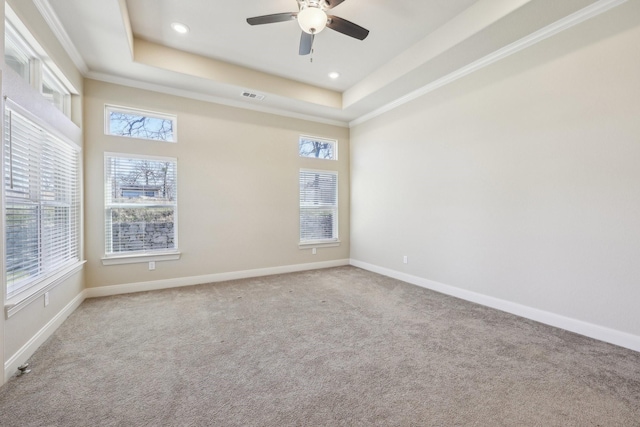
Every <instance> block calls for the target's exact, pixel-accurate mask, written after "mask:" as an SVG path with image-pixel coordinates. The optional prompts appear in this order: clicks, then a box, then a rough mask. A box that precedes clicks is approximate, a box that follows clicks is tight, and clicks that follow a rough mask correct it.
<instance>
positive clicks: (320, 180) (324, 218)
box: [300, 169, 338, 244]
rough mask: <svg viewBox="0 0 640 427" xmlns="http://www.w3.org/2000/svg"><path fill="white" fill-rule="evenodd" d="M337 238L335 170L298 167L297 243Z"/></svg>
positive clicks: (332, 240)
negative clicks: (298, 209)
mask: <svg viewBox="0 0 640 427" xmlns="http://www.w3.org/2000/svg"><path fill="white" fill-rule="evenodd" d="M337 241H338V173H337V172H330V171H313V170H304V169H302V170H300V243H301V244H311V243H331V242H337Z"/></svg>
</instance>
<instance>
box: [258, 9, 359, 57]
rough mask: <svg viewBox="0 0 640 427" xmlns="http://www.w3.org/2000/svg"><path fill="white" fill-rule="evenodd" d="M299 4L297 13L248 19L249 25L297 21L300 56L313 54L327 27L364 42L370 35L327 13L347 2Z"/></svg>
mask: <svg viewBox="0 0 640 427" xmlns="http://www.w3.org/2000/svg"><path fill="white" fill-rule="evenodd" d="M296 1H297V2H298V11H297V12H285V13H276V14H273V15H263V16H256V17H253V18H247V22H248V23H249V25H262V24H272V23H274V22H285V21H293V20H297V21H298V24H299V25H300V28H301V29H302V36H301V37H300V50H299V54H300V55H308V54H309V53H311V47H312V46H313V39H314V37H315V35H316V34H318V33H319V32H320V31H322V30H323V29H324V28H325V27H329V28H331V29H332V30H334V31H337V32H339V33H342V34H345V35H347V36H349V37H353V38H356V39H358V40H364V39H365V38H366V37H367V36H368V35H369V30H366V29H364V28H362V27H361V26H359V25H356V24H354V23H353V22H350V21H347V20H346V19H342V18H340V17H338V16H334V15H329V14H327V11H328V10H330V9H333V8H334V7H336V6H338V5H339V4H340V3H342V2H344V1H345V0H296Z"/></svg>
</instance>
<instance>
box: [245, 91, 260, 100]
mask: <svg viewBox="0 0 640 427" xmlns="http://www.w3.org/2000/svg"><path fill="white" fill-rule="evenodd" d="M242 96H243V97H245V98H249V99H255V100H256V101H262V100H263V99H264V95H260V94H258V93H253V92H247V91H246V90H245V91H244V92H242Z"/></svg>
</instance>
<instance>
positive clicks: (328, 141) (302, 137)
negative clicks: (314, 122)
mask: <svg viewBox="0 0 640 427" xmlns="http://www.w3.org/2000/svg"><path fill="white" fill-rule="evenodd" d="M303 140H304V141H316V142H322V143H326V144H331V145H332V146H333V157H331V158H330V159H328V158H324V157H311V156H303V155H302V154H301V153H300V144H301V143H302V141H303ZM298 156H299V157H300V158H301V159H314V160H327V161H337V160H338V140H337V139H329V138H322V137H319V136H311V135H300V137H299V138H298Z"/></svg>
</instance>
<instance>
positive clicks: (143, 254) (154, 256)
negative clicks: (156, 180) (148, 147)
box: [102, 152, 181, 265]
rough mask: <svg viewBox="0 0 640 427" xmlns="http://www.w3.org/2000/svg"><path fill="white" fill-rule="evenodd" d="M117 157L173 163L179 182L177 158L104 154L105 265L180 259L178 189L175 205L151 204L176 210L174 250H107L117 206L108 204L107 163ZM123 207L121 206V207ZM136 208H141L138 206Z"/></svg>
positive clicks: (109, 187) (109, 186) (109, 189)
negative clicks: (113, 213)
mask: <svg viewBox="0 0 640 427" xmlns="http://www.w3.org/2000/svg"><path fill="white" fill-rule="evenodd" d="M113 157H117V158H123V159H140V160H150V161H159V162H173V163H174V165H175V169H176V170H175V175H176V185H177V182H178V178H177V176H178V159H177V158H175V157H159V156H146V155H138V154H130V153H111V152H105V153H104V165H105V166H104V168H105V170H104V191H105V193H104V222H103V225H104V239H105V240H104V248H105V254H104V257H103V258H102V264H103V265H118V264H134V263H144V262H151V261H172V260H178V259H180V255H181V254H180V251H179V249H178V248H179V246H178V197H179V196H178V190H177V189H176V200H175V202H174V203H150V204H149V205H148V207H149V208H152V207H168V206H171V207H173V209H174V212H173V243H174V245H173V248H170V249H157V250H142V251H128V252H109V251H108V250H107V249H108V248H107V243H108V242H107V233H108V232H111V231H109V230H111V229H110V226H109V224H110V221H111V214H110V212H111V211H110V209H112V208H113V207H114V206H116V205H117V204H113V203H111V204H110V203H109V202H108V195H109V191H111V185H110V183H109V176H108V174H109V172H108V169H107V161H108V159H110V158H113ZM120 206H121V205H120ZM136 207H140V205H137V206H136Z"/></svg>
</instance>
